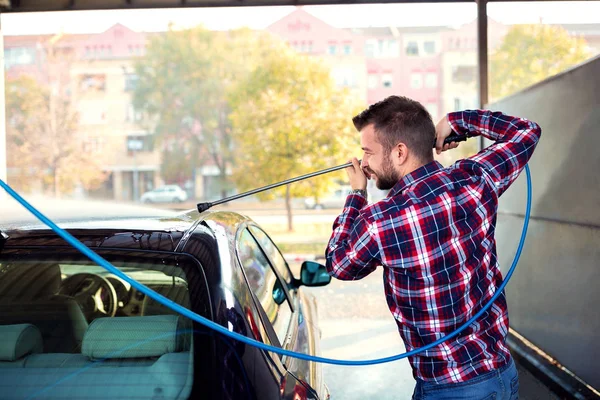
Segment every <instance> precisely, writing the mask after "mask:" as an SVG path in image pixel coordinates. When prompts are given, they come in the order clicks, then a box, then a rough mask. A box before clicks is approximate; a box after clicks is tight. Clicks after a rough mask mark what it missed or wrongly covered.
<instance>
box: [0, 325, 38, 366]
mask: <svg viewBox="0 0 600 400" xmlns="http://www.w3.org/2000/svg"><path fill="white" fill-rule="evenodd" d="M0 338H1V339H0V361H16V360H18V359H19V358H21V357H24V356H26V355H28V354H33V353H41V352H42V350H43V348H44V342H43V341H42V334H41V333H40V330H39V329H38V328H36V327H35V326H33V325H31V324H19V325H0Z"/></svg>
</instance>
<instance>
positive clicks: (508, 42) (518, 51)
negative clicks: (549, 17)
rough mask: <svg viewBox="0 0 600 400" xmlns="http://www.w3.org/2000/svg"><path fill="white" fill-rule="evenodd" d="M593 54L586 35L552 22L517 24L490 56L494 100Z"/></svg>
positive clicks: (571, 65)
mask: <svg viewBox="0 0 600 400" xmlns="http://www.w3.org/2000/svg"><path fill="white" fill-rule="evenodd" d="M590 57H591V53H590V51H589V50H588V47H587V44H586V42H585V40H584V39H582V38H578V37H573V36H570V35H569V33H568V32H567V31H566V30H565V29H564V28H562V27H559V26H552V25H542V24H539V25H515V26H513V27H511V28H510V30H509V31H508V33H507V34H506V36H505V38H504V41H503V43H502V44H501V45H500V47H499V49H498V50H497V51H496V52H495V53H494V54H493V55H492V56H491V66H490V76H491V79H490V82H491V97H492V100H496V99H499V98H501V97H505V96H508V95H510V94H512V93H515V92H517V91H519V90H521V89H524V88H526V87H528V86H531V85H533V84H535V83H537V82H539V81H542V80H544V79H546V78H548V77H550V76H552V75H555V74H557V73H559V72H562V71H564V70H566V69H568V68H570V67H573V66H575V65H577V64H578V63H581V62H583V61H585V60H586V59H588V58H590Z"/></svg>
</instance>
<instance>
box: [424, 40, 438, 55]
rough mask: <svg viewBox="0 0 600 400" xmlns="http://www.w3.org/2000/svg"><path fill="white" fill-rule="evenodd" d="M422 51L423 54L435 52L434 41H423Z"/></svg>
mask: <svg viewBox="0 0 600 400" xmlns="http://www.w3.org/2000/svg"><path fill="white" fill-rule="evenodd" d="M423 51H424V52H425V54H429V55H431V54H435V42H434V41H431V40H428V41H426V42H425V43H423Z"/></svg>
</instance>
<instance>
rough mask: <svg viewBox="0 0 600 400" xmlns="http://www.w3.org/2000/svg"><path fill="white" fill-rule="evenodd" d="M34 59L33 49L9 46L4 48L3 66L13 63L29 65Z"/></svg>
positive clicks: (12, 64) (7, 66) (6, 66)
mask: <svg viewBox="0 0 600 400" xmlns="http://www.w3.org/2000/svg"><path fill="white" fill-rule="evenodd" d="M34 61H35V49H34V48H28V47H11V48H7V49H5V50H4V68H5V69H9V68H11V67H12V66H15V65H29V64H33V63H34Z"/></svg>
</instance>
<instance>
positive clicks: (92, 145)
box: [83, 136, 104, 153]
mask: <svg viewBox="0 0 600 400" xmlns="http://www.w3.org/2000/svg"><path fill="white" fill-rule="evenodd" d="M103 147H104V138H102V137H98V136H94V137H88V138H86V139H85V140H84V141H83V148H84V150H85V152H86V153H101V152H102V149H103Z"/></svg>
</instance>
